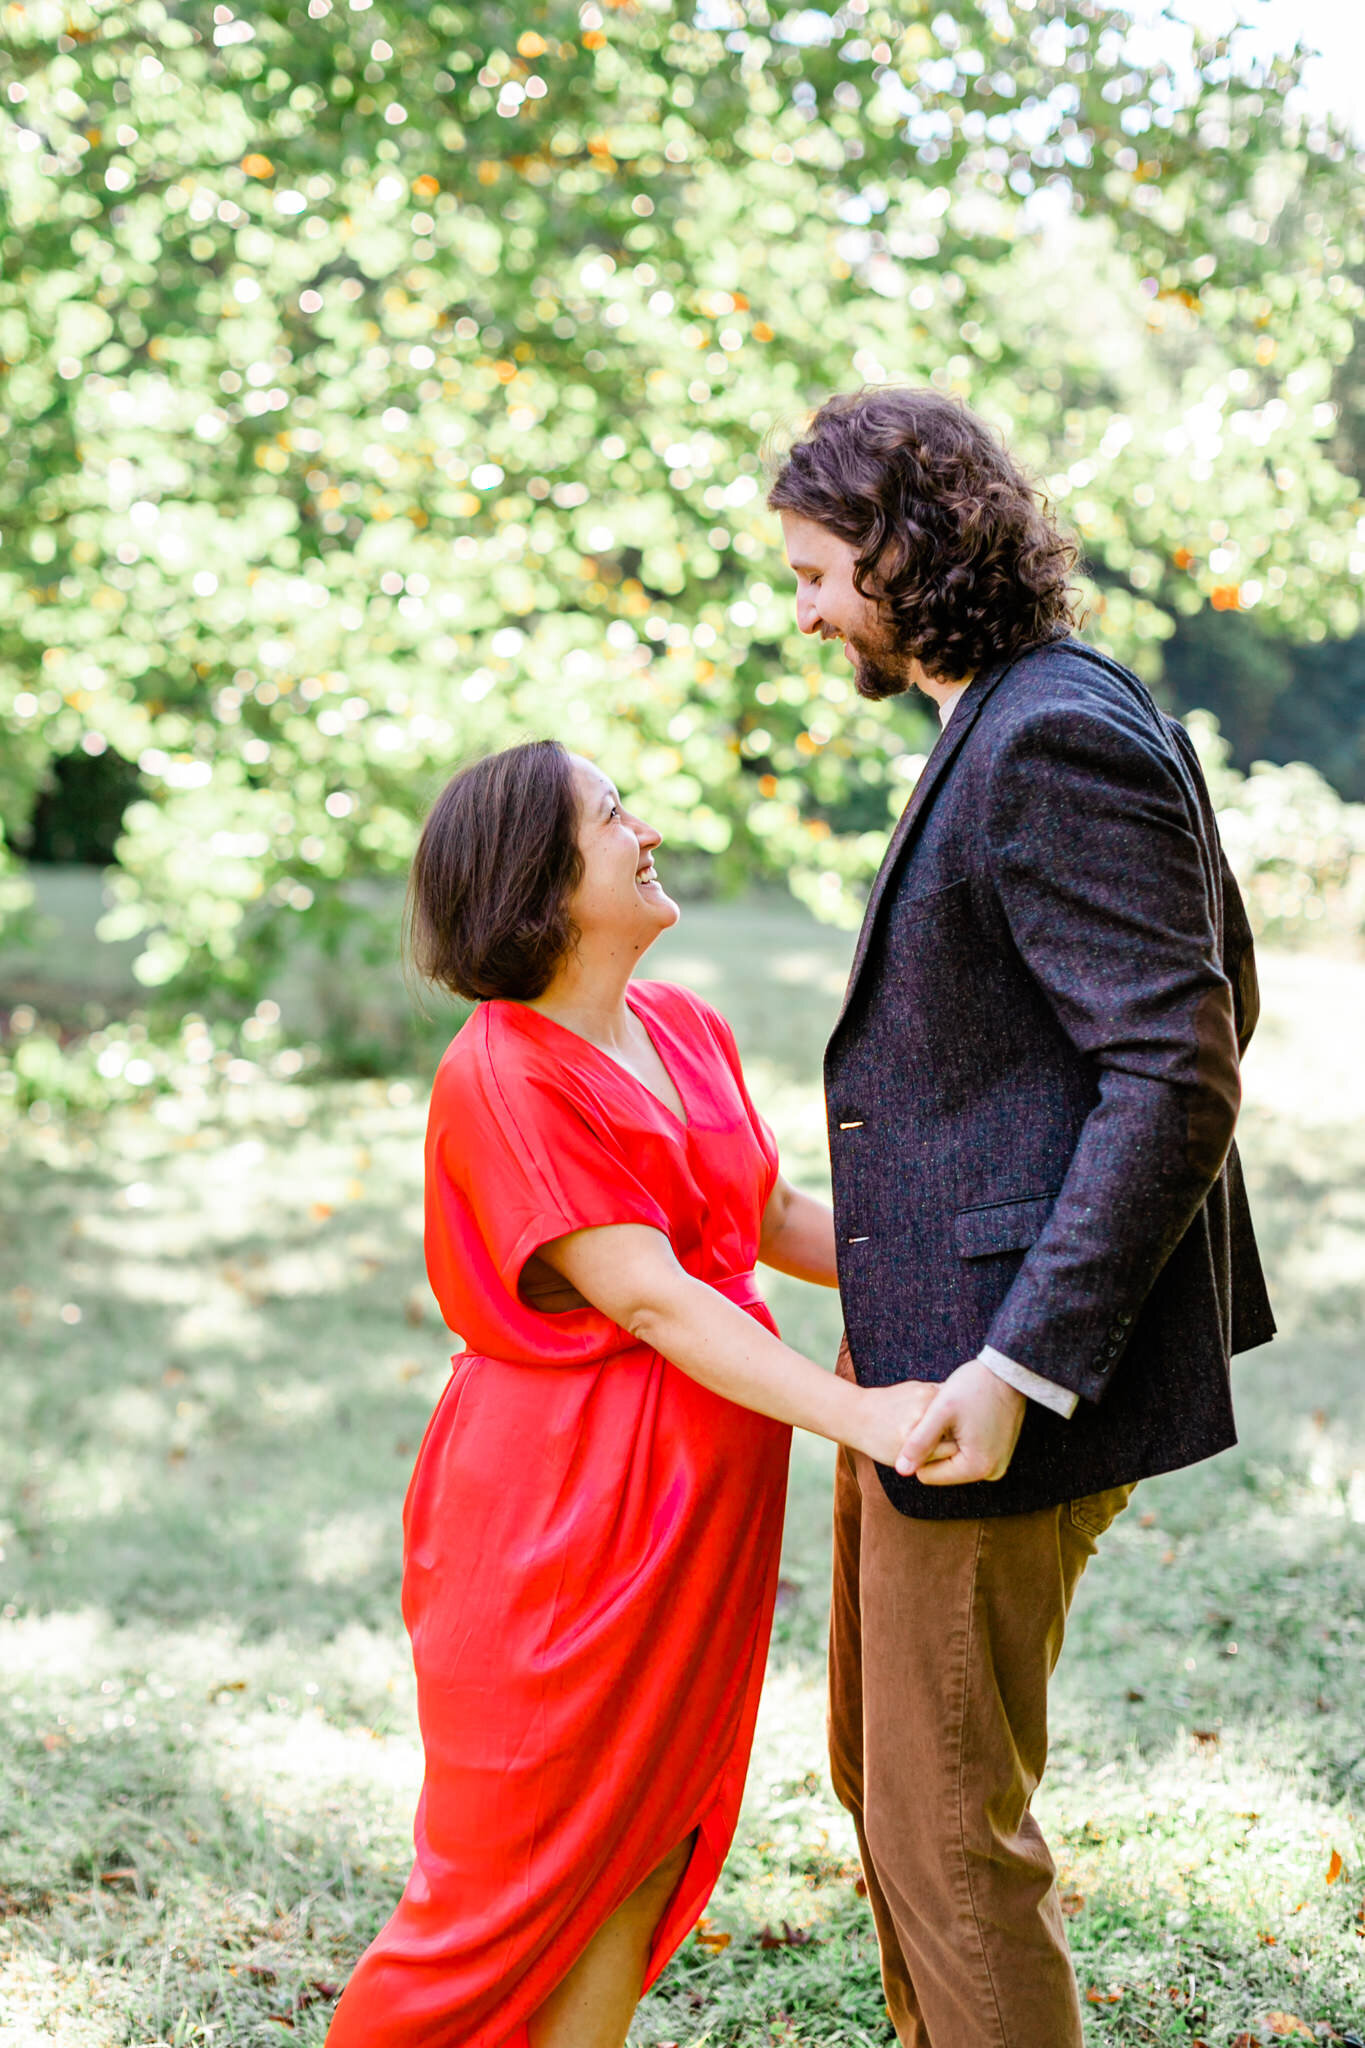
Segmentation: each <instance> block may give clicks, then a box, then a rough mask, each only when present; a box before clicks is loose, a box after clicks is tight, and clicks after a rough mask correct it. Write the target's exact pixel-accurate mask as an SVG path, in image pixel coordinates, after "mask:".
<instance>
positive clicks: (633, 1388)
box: [328, 742, 933, 2048]
mask: <svg viewBox="0 0 1365 2048" xmlns="http://www.w3.org/2000/svg"><path fill="white" fill-rule="evenodd" d="M658 844H659V834H658V833H657V832H655V831H653V830H652V829H651V828H650V827H648V826H647V825H645V824H643V823H642V822H641V821H640V820H639V819H637V818H634V817H632V816H630V815H629V814H628V813H627V812H626V811H625V810H624V809H623V808H622V805H621V802H620V799H619V797H618V796H617V794H616V791H615V789H614V788H613V787H612V785H611V783H610V782H609V781H608V780H607V778H606V777H605V776H604V775H603V774H602V773H601V772H600V771H599V770H598V769H597V768H595V767H593V766H592V765H591V764H589V763H588V762H587V761H583V760H580V759H577V758H576V757H574V756H572V755H569V754H566V753H565V751H564V750H563V749H562V748H561V747H559V746H558V745H556V744H555V743H553V742H537V743H534V744H532V745H529V746H524V747H514V748H510V749H508V750H507V752H506V753H504V754H501V755H495V756H493V757H491V758H490V759H489V760H486V761H482V762H479V763H476V764H475V765H474V766H473V767H472V768H468V769H466V770H464V771H462V773H461V774H460V775H458V776H456V778H455V779H454V781H453V782H452V783H451V784H450V785H449V786H448V787H447V789H446V791H445V792H444V794H443V795H442V797H441V798H440V799H439V800H438V802H437V804H436V806H435V808H434V809H433V812H432V815H431V817H430V819H429V820H428V822H427V825H426V828H425V830H424V833H423V836H422V842H421V845H420V847H419V850H418V856H417V860H416V863H415V865H414V870H413V890H412V897H411V904H412V937H413V945H414V952H415V955H416V958H417V960H418V964H419V965H420V966H421V967H422V969H423V971H424V972H426V973H428V974H429V975H430V976H431V978H433V979H434V980H437V981H440V982H442V983H443V984H445V985H446V986H448V987H451V988H453V989H454V990H456V991H457V992H458V993H460V994H462V995H465V996H474V997H478V998H481V1001H480V1005H479V1007H478V1008H477V1009H476V1010H475V1012H474V1013H473V1015H472V1016H471V1017H470V1019H469V1021H468V1022H467V1023H466V1024H465V1026H464V1027H463V1029H462V1030H461V1031H460V1032H459V1033H458V1034H457V1036H456V1038H455V1039H454V1041H453V1043H452V1044H451V1046H450V1048H449V1050H448V1052H447V1053H446V1055H445V1058H444V1059H443V1061H442V1063H441V1067H440V1070H439V1072H438V1074H437V1077H436V1082H435V1086H434V1089H433V1092H432V1100H431V1115H430V1122H429V1126H428V1137H427V1183H426V1185H427V1224H426V1250H427V1267H428V1271H429V1273H430V1276H431V1283H432V1287H433V1289H434V1291H435V1293H436V1296H437V1299H438V1301H439V1302H440V1305H441V1309H442V1312H443V1314H444V1316H445V1318H446V1320H447V1322H448V1323H449V1324H450V1326H451V1327H452V1329H455V1330H458V1331H459V1332H460V1336H461V1340H462V1342H463V1344H464V1346H465V1349H464V1350H462V1351H461V1352H460V1353H458V1354H457V1356H456V1357H455V1359H454V1361H453V1367H454V1369H453V1371H452V1374H451V1378H450V1381H449V1383H448V1384H447V1386H446V1389H445V1392H444V1393H443V1395H442V1397H441V1400H440V1403H439V1404H438V1406H437V1409H436V1412H435V1414H434V1416H433V1417H432V1420H431V1423H430V1425H429V1427H428V1430H427V1433H426V1437H425V1439H424V1441H423V1444H422V1448H421V1451H420V1453H419V1455H418V1459H417V1466H416V1470H415V1472H414V1474H413V1478H412V1484H411V1488H410V1490H409V1493H408V1498H407V1505H406V1509H405V1513H404V1533H405V1565H404V1579H403V1614H404V1619H405V1621H406V1623H407V1626H408V1630H409V1632H410V1634H411V1637H412V1646H413V1658H414V1662H415V1665H416V1670H417V1684H418V1713H419V1718H420V1722H421V1730H422V1741H423V1745H424V1748H425V1754H426V1774H425V1781H424V1785H423V1790H422V1795H421V1800H420V1803H419V1806H418V1810H417V1819H416V1827H415V1839H416V1861H415V1863H414V1865H413V1870H412V1875H411V1877H410V1878H409V1881H408V1885H407V1889H406V1891H405V1892H404V1894H403V1898H402V1901H401V1903H400V1905H399V1907H398V1910H397V1911H396V1913H395V1914H394V1916H393V1918H392V1919H391V1920H390V1921H389V1923H388V1925H387V1926H386V1927H385V1928H384V1929H383V1931H382V1932H381V1933H380V1935H379V1936H378V1938H377V1939H376V1940H375V1942H374V1943H373V1944H372V1945H371V1947H370V1948H369V1949H368V1950H367V1951H366V1953H365V1955H364V1956H363V1957H362V1958H361V1961H360V1963H359V1965H358V1967H357V1969H356V1971H355V1974H354V1976H353V1977H352V1979H351V1982H350V1984H349V1985H348V1987H347V1989H346V1992H345V1995H344V1997H343V1998H342V2000H341V2003H340V2005H339V2006H338V2008H337V2011H336V2015H335V2018H334V2020H333V2023H332V2027H331V2031H330V2033H329V2035H328V2043H329V2048H620V2044H621V2043H622V2042H623V2041H624V2039H625V2036H626V2031H627V2028H628V2027H629V2024H630V2019H631V2015H632V2013H633V2011H634V2009H635V2005H636V2002H637V2000H638V1998H639V1996H640V1993H641V1990H642V1988H644V1987H646V1986H648V1985H649V1984H650V1983H651V1982H652V1981H653V1980H654V1978H655V1977H656V1976H657V1975H658V1973H659V1971H660V1970H661V1969H662V1968H663V1966H664V1964H665V1962H666V1961H667V1960H668V1957H669V1956H670V1955H671V1954H672V1952H673V1951H674V1949H676V1947H677V1946H678V1944H679V1942H680V1941H681V1940H682V1939H683V1937H684V1935H685V1934H686V1933H687V1931H688V1929H689V1928H690V1927H691V1926H692V1925H693V1923H694V1922H695V1920H696V1919H697V1916H698V1914H699V1913H700V1912H701V1910H702V1908H703V1906H704V1905H705V1903H706V1900H707V1897H708V1895H709V1894H710V1891H711V1888H712V1886H713V1885H714V1883H715V1880H716V1877H717V1875H718V1873H719V1871H720V1867H721V1864H722V1862H723V1860H724V1858H725V1854H726V1851H727V1848H728V1846H729V1843H730V1838H731V1835H732V1833H733V1831H734V1826H735V1820H736V1816H737V1814H738V1810H739V1803H740V1796H741V1793H742V1790H743V1784H744V1774H745V1769H746V1767H747V1764H748V1758H749V1749H750V1744H751V1741H752V1737H753V1729H754V1718H755V1715H756V1713H757V1709H758V1696H759V1689H760V1686H761V1684H762V1679H763V1667H764V1659H765V1654H766V1650H767V1643H768V1633H769V1627H770V1623H771V1619H772V1608H773V1596H774V1591H775V1587H776V1580H777V1568H778V1552H779V1546H780V1541H781V1532H782V1512H783V1502H784V1495H785V1488H786V1477H787V1453H788V1443H789V1434H790V1430H789V1425H791V1424H792V1423H798V1424H800V1425H802V1426H803V1427H805V1428H808V1429H813V1430H816V1431H818V1432H819V1433H820V1434H821V1435H824V1436H827V1437H831V1438H834V1439H835V1440H837V1441H840V1442H844V1443H850V1444H854V1445H856V1446H858V1447H859V1448H861V1449H863V1450H865V1451H867V1452H869V1453H870V1454H872V1455H874V1456H876V1457H878V1458H880V1459H882V1460H884V1461H885V1462H887V1463H894V1462H895V1459H896V1456H897V1452H898V1450H899V1447H900V1444H901V1442H902V1440H903V1438H904V1437H905V1435H906V1434H907V1433H908V1431H909V1430H910V1428H911V1427H912V1426H913V1424H914V1423H915V1422H916V1421H917V1420H918V1418H919V1415H920V1413H921V1411H922V1409H923V1407H924V1405H925V1403H926V1400H927V1398H928V1397H929V1396H930V1395H931V1394H932V1391H933V1390H932V1389H931V1388H924V1387H917V1386H915V1385H913V1384H907V1385H904V1386H900V1387H894V1388H885V1389H877V1390H864V1389H861V1388H858V1387H855V1386H852V1385H850V1384H849V1383H848V1382H846V1381H843V1380H840V1379H836V1378H835V1377H834V1376H833V1375H832V1374H829V1373H827V1372H825V1371H824V1370H823V1369H822V1368H820V1367H819V1366H817V1365H815V1364H813V1363H812V1362H811V1361H810V1360H808V1359H805V1358H803V1357H801V1356H800V1355H799V1354H798V1353H796V1352H794V1351H791V1350H789V1349H788V1348H787V1347H786V1346H785V1345H784V1344H782V1342H781V1341H780V1339H779V1338H778V1336H777V1334H776V1326H775V1324H774V1323H773V1320H772V1318H771V1316H770V1315H769V1313H768V1311H767V1309H766V1307H765V1306H764V1302H763V1298H762V1296H761V1294H760V1293H759V1290H758V1287H757V1285H756V1283H755V1280H754V1271H753V1269H754V1264H755V1261H756V1260H759V1259H761V1260H763V1261H764V1262H765V1263H767V1264H769V1265H772V1266H775V1267H777V1268H778V1269H779V1270H781V1271H783V1272H787V1273H794V1274H797V1275H799V1276H801V1277H803V1278H805V1279H808V1280H813V1281H816V1282H818V1283H820V1284H822V1285H825V1286H833V1285H834V1284H835V1268H834V1240H833V1226H832V1222H831V1218H830V1213H829V1211H828V1209H827V1208H826V1207H825V1206H824V1205H823V1204H821V1203H818V1202H814V1201H812V1200H811V1199H810V1198H809V1197H807V1196H805V1195H801V1194H798V1193H796V1192H795V1191H794V1190H793V1189H791V1188H790V1187H789V1186H788V1185H787V1183H786V1182H785V1181H784V1180H783V1179H782V1177H781V1175H780V1173H779V1171H778V1161H777V1152H776V1148H775V1146H774V1144H773V1140H772V1136H771V1134H770V1133H769V1131H768V1129H767V1126H766V1125H765V1124H764V1123H763V1122H762V1120H761V1118H760V1117H759V1116H758V1114H757V1112H756V1111H755V1109H754V1107H753V1104H752V1103H751V1102H750V1100H749V1096H748V1092H747V1090H746V1088H745V1085H744V1078H743V1075H742V1073H741V1071H740V1065H739V1059H738V1056H737V1054H736V1051H735V1044H734V1040H733V1038H732V1036H731V1034H730V1030H729V1027H728V1026H727V1025H726V1024H725V1022H724V1020H723V1019H722V1018H721V1017H720V1016H718V1015H717V1013H716V1012H715V1011H714V1010H712V1009H710V1008H709V1007H708V1006H707V1005H706V1004H705V1003H703V1002H702V1001H701V1000H700V999H699V998H698V997H696V996H694V995H691V994H689V993H688V992H687V991H685V990H684V989H681V988H675V987H672V986H670V985H669V984H668V983H666V982H637V981H632V980H631V978H630V977H631V974H632V971H633V969H634V968H635V966H636V964H637V962H638V960H639V958H640V955H641V954H642V953H643V952H644V951H645V949H646V947H647V946H648V945H649V944H650V943H651V941H652V940H653V939H654V938H655V937H657V935H658V934H659V933H660V932H661V931H663V930H665V929H666V928H667V927H668V926H669V925H671V924H673V923H674V922H675V921H676V919H677V915H678V912H677V907H676V905H674V904H673V903H672V902H671V901H670V899H669V898H668V897H667V896H666V895H665V894H664V892H663V890H662V888H661V887H660V885H659V882H658V879H657V877H656V875H655V872H654V864H653V859H652V853H653V849H654V848H655V847H656V846H657V845H658Z"/></svg>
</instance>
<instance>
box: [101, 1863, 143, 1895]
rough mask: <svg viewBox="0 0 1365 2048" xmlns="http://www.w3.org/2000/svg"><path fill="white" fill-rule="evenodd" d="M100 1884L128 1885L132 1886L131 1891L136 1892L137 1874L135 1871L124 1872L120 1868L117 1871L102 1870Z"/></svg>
mask: <svg viewBox="0 0 1365 2048" xmlns="http://www.w3.org/2000/svg"><path fill="white" fill-rule="evenodd" d="M100 1883H101V1884H107V1885H110V1886H112V1885H116V1884H130V1885H132V1887H133V1889H134V1890H136V1889H137V1885H138V1874H137V1872H136V1871H135V1870H124V1869H121V1868H120V1869H118V1870H102V1871H101V1872H100Z"/></svg>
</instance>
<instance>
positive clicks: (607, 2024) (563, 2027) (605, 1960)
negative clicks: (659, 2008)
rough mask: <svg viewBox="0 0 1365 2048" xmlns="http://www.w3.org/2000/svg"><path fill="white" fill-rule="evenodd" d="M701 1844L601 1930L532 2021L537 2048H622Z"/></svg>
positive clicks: (686, 1849) (680, 1851)
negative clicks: (663, 1922)
mask: <svg viewBox="0 0 1365 2048" xmlns="http://www.w3.org/2000/svg"><path fill="white" fill-rule="evenodd" d="M695 1840H696V1837H695V1835H694V1836H692V1837H691V1838H690V1839H689V1840H688V1841H686V1842H682V1843H680V1844H679V1846H678V1847H677V1848H676V1849H675V1850H674V1851H673V1853H672V1855H671V1856H666V1857H665V1858H664V1861H663V1862H662V1863H661V1864H660V1865H659V1866H658V1868H657V1869H656V1870H653V1871H651V1872H650V1874H649V1876H648V1877H647V1878H646V1879H645V1881H644V1883H643V1884H642V1885H641V1886H640V1888H639V1890H638V1891H634V1892H632V1893H631V1895H630V1897H629V1898H628V1899H627V1900H626V1902H625V1904H624V1905H623V1906H618V1907H617V1909H616V1911H615V1912H614V1913H613V1914H612V1916H611V1918H610V1920H608V1921H607V1922H606V1924H605V1925H604V1926H602V1927H599V1929H598V1930H597V1933H596V1934H595V1935H594V1936H593V1938H592V1940H591V1941H590V1942H589V1943H588V1946H587V1947H586V1948H585V1949H584V1951H583V1953H582V1955H581V1956H580V1957H579V1958H578V1961H577V1962H576V1963H575V1964H574V1966H573V1968H572V1969H571V1970H570V1972H569V1974H568V1976H567V1977H565V1978H564V1980H563V1982H562V1983H560V1984H558V1985H557V1986H556V1987H555V1989H554V1990H553V1991H552V1992H551V1993H550V1996H549V1997H548V1998H547V1999H546V2001H545V2003H544V2005H542V2006H541V2008H540V2010H539V2012H538V2013H536V2014H535V2015H534V2017H533V2018H532V2020H531V2026H530V2034H531V2048H622V2044H623V2043H624V2041H625V2038H626V2033H627V2030H628V2029H629V2026H630V2023H631V2020H632V2018H633V2017H634V2013H635V2008H636V2006H637V2005H638V2004H639V2002H640V1986H641V1984H642V1983H643V1982H644V1975H645V1964H646V1962H647V1961H648V1959H649V1944H650V1942H651V1941H652V1939H653V1937H654V1930H655V1928H656V1927H657V1926H658V1924H659V1921H660V1919H661V1918H662V1916H663V1912H664V1909H665V1907H666V1906H667V1905H668V1902H669V1900H670V1899H671V1898H672V1896H673V1894H674V1892H675V1891H676V1890H677V1889H678V1883H679V1880H680V1879H681V1877H682V1874H683V1872H684V1870H685V1869H686V1868H687V1863H688V1858H689V1857H690V1856H691V1854H692V1845H693V1843H694V1842H695Z"/></svg>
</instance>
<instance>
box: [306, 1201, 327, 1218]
mask: <svg viewBox="0 0 1365 2048" xmlns="http://www.w3.org/2000/svg"><path fill="white" fill-rule="evenodd" d="M331 1213H332V1205H331V1203H330V1202H311V1203H310V1204H309V1207H308V1214H309V1215H310V1216H311V1217H312V1219H313V1221H314V1223H325V1222H326V1221H327V1218H328V1217H329V1216H330V1215H331Z"/></svg>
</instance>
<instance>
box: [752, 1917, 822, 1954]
mask: <svg viewBox="0 0 1365 2048" xmlns="http://www.w3.org/2000/svg"><path fill="white" fill-rule="evenodd" d="M814 1939H815V1936H814V1935H813V1934H812V1933H811V1932H810V1930H809V1928H806V1927H793V1926H792V1924H791V1921H790V1920H784V1921H783V1922H782V1932H781V1933H780V1934H775V1933H774V1932H773V1930H772V1928H771V1927H765V1928H764V1929H763V1932H762V1933H761V1934H760V1935H759V1937H758V1945H759V1947H760V1948H809V1947H810V1944H811V1943H812V1942H813V1941H814Z"/></svg>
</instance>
